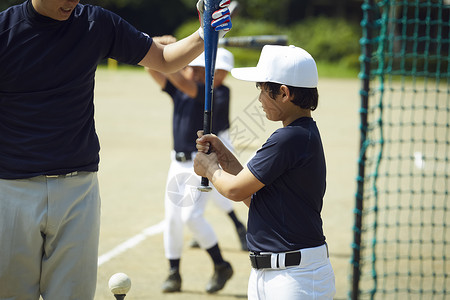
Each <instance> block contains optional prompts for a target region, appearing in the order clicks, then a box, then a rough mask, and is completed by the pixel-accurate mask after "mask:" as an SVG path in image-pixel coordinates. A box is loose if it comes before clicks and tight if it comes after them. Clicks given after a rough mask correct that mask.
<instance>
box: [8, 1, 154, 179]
mask: <svg viewBox="0 0 450 300" xmlns="http://www.w3.org/2000/svg"><path fill="white" fill-rule="evenodd" d="M151 43H152V39H151V38H150V37H149V36H148V35H146V34H144V33H142V32H140V31H138V30H136V29H135V28H134V27H133V26H131V25H130V24H129V23H127V22H126V21H124V20H123V19H122V18H120V17H119V16H117V15H115V14H114V13H112V12H110V11H107V10H105V9H103V8H100V7H96V6H91V5H82V4H78V5H77V6H76V8H75V10H74V12H73V13H72V15H71V17H70V18H69V19H68V20H66V21H56V20H53V19H51V18H47V17H44V16H42V15H39V14H38V13H37V12H36V11H34V9H33V8H32V6H31V4H30V1H27V2H24V3H23V4H21V5H17V6H13V7H10V8H9V9H7V10H5V11H3V12H1V13H0V45H1V47H0V178H6V179H15V178H28V177H33V176H37V175H41V174H53V175H54V174H64V173H69V172H73V171H97V170H98V163H99V149H100V146H99V142H98V138H97V134H96V132H95V126H94V103H93V97H94V95H93V94H94V76H95V70H96V68H97V65H98V64H99V62H100V61H101V60H102V59H105V58H109V57H111V58H115V59H117V60H119V61H121V62H124V63H128V64H137V63H138V62H140V61H141V60H142V58H143V57H144V56H145V55H146V53H147V52H148V50H149V49H150V46H151Z"/></svg>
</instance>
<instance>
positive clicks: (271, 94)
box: [194, 46, 335, 300]
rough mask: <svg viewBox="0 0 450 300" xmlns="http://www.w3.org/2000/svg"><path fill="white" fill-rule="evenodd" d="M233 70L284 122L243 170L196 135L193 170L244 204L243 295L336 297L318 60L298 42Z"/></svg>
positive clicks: (215, 143) (272, 116)
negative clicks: (315, 114) (316, 116)
mask: <svg viewBox="0 0 450 300" xmlns="http://www.w3.org/2000/svg"><path fill="white" fill-rule="evenodd" d="M231 74H232V75H233V76H234V77H235V78H237V79H241V80H246V81H253V82H256V85H257V87H258V88H259V89H260V90H261V92H260V95H259V101H260V102H261V104H262V107H263V111H264V112H265V114H266V117H267V119H269V120H271V121H281V122H282V124H283V127H282V128H279V129H277V130H276V131H275V132H274V133H273V134H272V135H271V136H270V137H269V139H268V140H267V141H266V142H265V143H264V144H263V145H262V147H261V148H260V149H259V150H258V151H257V152H256V154H255V156H254V157H253V158H252V159H251V160H250V161H249V162H248V164H247V166H246V167H245V168H244V167H243V166H242V165H241V164H240V163H239V161H238V160H237V159H236V157H234V156H233V155H232V153H231V152H230V151H228V150H227V149H226V147H225V146H224V145H223V144H222V143H221V142H220V140H219V139H218V138H217V137H216V136H214V135H204V136H202V132H199V136H200V138H199V139H198V140H197V148H198V150H199V153H198V154H197V156H196V157H195V161H194V170H195V172H196V173H197V174H198V175H200V176H205V177H208V179H209V180H210V181H211V183H212V184H213V185H214V186H215V187H216V189H217V190H218V191H219V192H220V193H221V194H223V195H224V196H225V197H227V198H229V199H231V200H234V201H243V202H244V203H245V204H246V205H247V206H248V207H249V215H248V227H247V244H248V248H249V250H250V261H251V265H252V271H251V274H250V279H249V285H248V298H249V299H267V300H270V299H283V300H284V299H288V300H290V299H333V296H334V294H335V285H334V273H333V269H332V267H331V264H330V260H329V258H328V248H327V245H326V243H325V236H324V234H323V229H322V219H321V215H320V214H321V210H322V205H323V196H324V194H325V186H326V165H325V156H324V151H323V147H322V141H321V138H320V134H319V130H318V128H317V125H316V123H315V122H314V120H313V119H312V117H311V111H313V110H315V109H316V107H317V104H318V92H317V83H318V75H317V68H316V64H315V61H314V59H313V58H312V57H311V55H310V54H309V53H308V52H306V51H305V50H303V49H301V48H298V47H295V46H265V47H264V48H263V50H262V52H261V56H260V59H259V62H258V65H257V66H256V67H255V68H238V69H233V70H231ZM209 150H211V151H212V153H211V154H209V155H208V154H206V153H208V151H209Z"/></svg>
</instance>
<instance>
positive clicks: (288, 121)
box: [283, 108, 311, 127]
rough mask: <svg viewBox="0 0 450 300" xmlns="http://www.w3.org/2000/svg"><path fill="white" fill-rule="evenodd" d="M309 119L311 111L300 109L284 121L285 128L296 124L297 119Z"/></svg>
mask: <svg viewBox="0 0 450 300" xmlns="http://www.w3.org/2000/svg"><path fill="white" fill-rule="evenodd" d="M304 117H308V118H311V110H310V109H303V108H299V109H298V110H296V111H295V113H293V114H291V115H289V116H288V117H287V118H286V119H284V120H283V127H286V126H288V125H289V124H291V123H292V122H294V121H295V120H297V119H300V118H304Z"/></svg>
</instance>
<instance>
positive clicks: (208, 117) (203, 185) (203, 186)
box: [197, 110, 212, 192]
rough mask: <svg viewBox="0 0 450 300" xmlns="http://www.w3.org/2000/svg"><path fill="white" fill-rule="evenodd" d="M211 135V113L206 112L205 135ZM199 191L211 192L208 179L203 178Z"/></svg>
mask: <svg viewBox="0 0 450 300" xmlns="http://www.w3.org/2000/svg"><path fill="white" fill-rule="evenodd" d="M209 133H211V111H207V110H205V113H204V115H203V134H209ZM208 153H209V152H208ZM197 189H198V190H199V191H201V192H210V191H211V190H212V188H211V187H210V186H209V180H208V178H206V177H202V180H201V183H200V186H199V187H197Z"/></svg>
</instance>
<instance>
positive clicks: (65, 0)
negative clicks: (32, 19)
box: [32, 0, 80, 21]
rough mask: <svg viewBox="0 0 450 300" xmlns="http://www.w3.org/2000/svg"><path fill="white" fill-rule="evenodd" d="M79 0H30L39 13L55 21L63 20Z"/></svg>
mask: <svg viewBox="0 0 450 300" xmlns="http://www.w3.org/2000/svg"><path fill="white" fill-rule="evenodd" d="M79 2H80V0H32V4H33V7H34V9H35V10H36V11H37V12H38V13H39V14H41V15H43V16H46V17H49V18H52V19H54V20H57V21H65V20H67V19H68V18H69V17H70V15H71V14H72V12H73V10H74V9H75V6H77V5H78V3H79Z"/></svg>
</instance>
